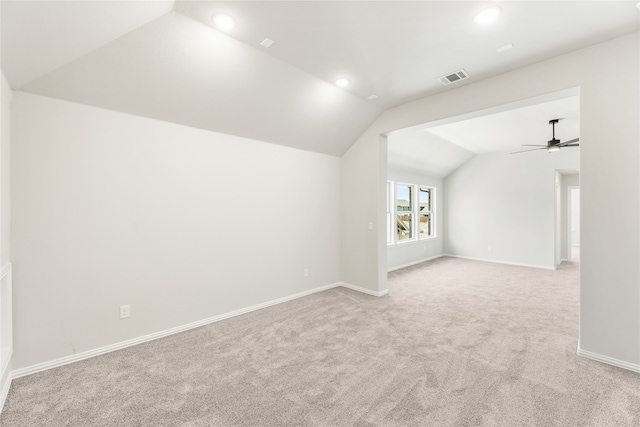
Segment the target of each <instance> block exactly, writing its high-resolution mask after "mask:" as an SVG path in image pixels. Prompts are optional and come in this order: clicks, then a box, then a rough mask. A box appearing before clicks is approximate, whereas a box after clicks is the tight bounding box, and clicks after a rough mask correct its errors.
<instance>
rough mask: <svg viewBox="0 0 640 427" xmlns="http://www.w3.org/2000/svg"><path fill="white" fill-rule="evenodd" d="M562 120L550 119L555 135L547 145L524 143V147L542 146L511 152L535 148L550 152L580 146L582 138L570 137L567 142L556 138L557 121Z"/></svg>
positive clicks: (523, 151)
mask: <svg viewBox="0 0 640 427" xmlns="http://www.w3.org/2000/svg"><path fill="white" fill-rule="evenodd" d="M560 120H561V119H553V120H549V124H550V125H551V126H553V137H552V138H551V139H550V140H549V141H547V145H532V144H522V146H523V147H540V148H532V149H530V150H522V151H515V152H513V153H511V154H518V153H526V152H527V151H534V150H547V152H549V153H554V152H556V151H560V148H562V147H579V146H580V144H577V142H578V141H580V138H574V139H570V140H569V141H565V142H560V140H559V139H556V123H558V122H559V121H560Z"/></svg>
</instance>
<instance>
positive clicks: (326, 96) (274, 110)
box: [2, 0, 639, 155]
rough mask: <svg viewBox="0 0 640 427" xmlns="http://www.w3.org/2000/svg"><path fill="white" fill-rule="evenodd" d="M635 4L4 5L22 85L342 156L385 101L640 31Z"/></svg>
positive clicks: (12, 69) (7, 62) (5, 64)
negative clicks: (449, 77)
mask: <svg viewBox="0 0 640 427" xmlns="http://www.w3.org/2000/svg"><path fill="white" fill-rule="evenodd" d="M494 3H496V4H499V5H500V7H502V9H503V14H502V16H501V17H500V19H499V21H498V22H497V23H496V24H495V25H493V26H490V27H480V26H478V25H477V24H475V23H474V22H473V16H474V14H475V13H476V12H477V11H478V10H480V9H482V8H483V7H485V6H487V5H490V4H494ZM636 3H637V2H636V1H603V2H591V1H585V2H583V1H568V2H560V1H558V2H556V1H545V2H536V1H532V2H521V1H512V2H485V1H455V2H453V1H415V2H395V1H388V2H368V1H357V2H343V1H284V2H271V1H256V2H248V1H234V2H211V1H178V2H175V3H173V4H172V3H171V2H153V1H118V2H114V1H104V2H99V1H98V2H96V1H69V2H65V1H51V0H50V1H44V2H31V1H18V2H11V1H3V2H2V68H3V71H4V72H5V74H6V76H7V78H8V79H9V81H10V83H11V85H12V87H13V88H14V89H20V90H24V91H29V92H33V93H38V94H42V95H45V96H52V97H57V98H61V99H67V100H71V101H76V102H80V103H85V104H89V105H96V106H99V107H103V108H109V109H114V110H118V111H123V112H128V113H132V114H138V115H141V116H146V117H152V118H156V119H161V120H167V121H172V122H175V123H180V124H184V125H188V126H194V127H200V128H204V129H210V130H214V131H219V132H225V133H230V134H235V135H240V136H245V137H250V138H254V139H259V140H263V141H268V142H273V143H278V144H283V145H289V146H293V147H297V148H301V149H305V150H312V151H317V152H322V153H327V154H331V155H341V154H342V153H343V152H344V151H345V150H346V149H347V148H348V147H349V146H350V145H351V144H352V143H353V142H354V141H355V139H357V137H358V136H359V135H361V134H362V132H363V131H364V130H366V128H367V127H368V126H370V124H371V123H372V122H373V121H374V120H375V119H376V117H377V116H378V115H379V114H380V113H381V112H382V111H383V110H384V109H387V108H389V107H392V106H395V105H399V104H401V103H403V102H406V101H408V100H412V99H416V98H419V97H423V96H426V95H430V94H434V93H437V92H441V91H444V90H449V89H452V88H455V87H458V86H459V85H463V84H468V83H473V82H474V81H478V80H479V79H482V78H485V77H489V76H493V75H496V74H499V73H502V72H504V71H507V70H510V69H514V68H517V67H521V66H523V65H526V64H529V63H533V62H536V61H540V60H542V59H545V58H549V57H552V56H556V55H559V54H562V53H564V52H568V51H571V50H575V49H577V48H580V47H583V46H587V45H590V44H593V43H596V42H599V41H604V40H607V39H610V38H613V37H616V36H620V35H624V34H628V33H631V32H633V31H637V30H638V28H639V20H638V9H637V8H636V7H635V5H636ZM172 6H173V10H171V8H172ZM217 12H227V13H229V14H232V15H233V16H234V17H235V18H236V20H237V23H238V25H237V28H236V29H235V30H234V31H233V32H231V33H229V34H223V33H220V32H218V31H217V30H215V29H213V28H212V24H211V16H212V15H213V14H214V13H217ZM265 37H269V38H271V39H273V40H275V44H274V45H273V46H272V47H270V48H268V49H267V48H264V47H262V46H261V45H260V42H261V41H262V40H263V39H264V38H265ZM507 43H513V44H514V46H515V47H514V48H513V49H511V50H509V51H506V52H503V53H497V52H496V49H497V48H498V47H501V46H503V45H505V44H507ZM460 68H465V69H466V70H467V71H468V72H469V74H470V75H471V77H470V78H469V79H468V80H465V81H463V82H460V83H456V84H452V85H449V86H446V87H444V86H441V85H440V84H439V83H438V81H437V80H436V79H437V77H439V76H440V75H442V74H445V73H449V72H451V71H455V70H457V69H460ZM342 76H344V77H347V78H349V79H350V80H351V83H352V84H351V85H350V86H349V87H348V88H347V89H338V88H337V87H335V86H334V85H333V83H332V82H333V81H334V80H335V79H336V78H337V77H342ZM371 94H375V95H377V96H378V98H377V99H376V100H375V101H370V100H368V99H367V96H369V95H371ZM442 131H443V132H444V130H442ZM523 133H524V132H523Z"/></svg>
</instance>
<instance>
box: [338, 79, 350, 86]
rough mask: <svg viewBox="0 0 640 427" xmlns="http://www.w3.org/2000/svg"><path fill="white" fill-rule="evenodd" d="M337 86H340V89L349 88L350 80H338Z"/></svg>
mask: <svg viewBox="0 0 640 427" xmlns="http://www.w3.org/2000/svg"><path fill="white" fill-rule="evenodd" d="M336 86H338V87H347V86H349V80H348V79H338V80H336Z"/></svg>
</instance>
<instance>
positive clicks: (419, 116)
mask: <svg viewBox="0 0 640 427" xmlns="http://www.w3.org/2000/svg"><path fill="white" fill-rule="evenodd" d="M638 41H639V34H638V33H635V34H631V35H628V36H624V37H620V38H617V39H613V40H610V41H608V42H605V43H601V44H597V45H594V46H591V47H588V48H585V49H581V50H578V51H575V52H572V53H569V54H566V55H561V56H558V57H555V58H552V59H550V60H546V61H542V62H539V63H536V64H533V65H530V66H527V67H523V68H520V69H518V70H514V71H511V72H508V73H505V74H502V75H499V76H496V77H493V78H489V79H485V80H481V81H477V82H469V84H467V85H465V86H460V87H458V88H457V89H452V90H449V91H447V92H444V93H441V94H438V95H434V96H430V97H427V98H423V99H420V100H417V101H414V102H410V103H407V104H404V105H401V106H399V107H396V108H393V109H390V110H387V111H385V112H384V113H383V114H382V115H381V116H380V117H379V118H378V120H376V122H375V123H374V124H373V125H372V126H371V127H370V128H369V129H368V130H367V131H366V132H364V133H363V135H362V136H361V137H360V138H359V139H358V141H357V142H356V143H355V144H354V145H353V146H352V147H351V148H350V149H349V151H348V152H347V153H346V154H345V155H344V156H343V158H342V171H343V173H342V186H343V195H342V202H343V203H342V211H343V215H342V216H343V218H344V222H343V227H342V230H343V246H342V248H343V258H342V260H343V265H342V268H343V274H344V275H348V277H349V280H350V281H351V282H353V283H355V284H360V285H361V286H367V287H369V288H371V289H376V290H383V289H386V287H387V285H386V278H385V277H383V276H381V275H380V274H379V271H380V265H382V266H386V265H387V260H386V251H380V250H377V249H376V247H375V245H376V244H377V245H378V248H380V247H382V248H384V245H385V240H386V239H385V231H384V229H383V228H380V227H379V228H378V229H377V230H376V231H374V232H371V234H370V235H366V234H365V232H364V231H362V230H363V229H365V230H366V223H367V222H369V221H376V218H377V219H378V221H379V222H380V221H382V223H384V220H383V218H384V217H385V216H386V212H385V203H384V201H383V200H382V199H384V198H385V197H384V195H385V182H384V178H386V175H387V172H386V163H384V164H383V163H382V162H381V159H382V157H383V156H385V153H386V149H387V148H386V144H384V143H381V138H380V135H381V134H386V133H388V132H390V131H393V130H397V129H402V128H406V127H409V126H415V125H419V124H422V123H426V122H431V121H436V120H440V119H445V118H448V117H454V116H458V115H461V114H469V113H472V112H474V111H478V110H481V109H484V108H490V107H496V106H499V105H503V104H507V103H510V102H515V101H518V100H522V99H527V98H532V97H535V96H539V95H541V94H547V93H552V92H556V91H559V90H563V89H568V88H574V87H580V110H581V111H580V115H581V120H580V123H581V125H580V126H581V130H580V142H581V146H580V151H581V153H580V176H581V179H580V186H581V187H580V189H581V222H582V235H581V264H580V269H581V297H580V346H581V351H582V353H583V354H587V353H585V351H586V352H589V355H590V356H591V357H600V358H601V359H603V358H608V359H607V360H609V361H622V362H624V363H628V364H634V366H638V367H639V369H640V262H638V261H639V259H640V244H639V243H640V212H639V211H640V167H639V163H640V144H639V143H638V141H639V140H640V129H639V127H638V117H639V116H640V108H639V107H640V106H639V102H638V101H639V98H638V93H639V92H640V85H639V83H640V82H639V81H638V79H637V78H634V76H636V77H637V76H638V75H640V44H639V43H638ZM383 140H384V139H383ZM445 185H446V184H445ZM445 199H446V197H445ZM612 212H615V218H614V216H613V215H612ZM603 219H604V220H605V221H607V222H606V224H603V222H602V221H603ZM354 254H357V255H354ZM612 363H613V362H612ZM615 363H617V362H615Z"/></svg>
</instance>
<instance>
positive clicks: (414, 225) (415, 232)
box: [386, 180, 438, 246]
mask: <svg viewBox="0 0 640 427" xmlns="http://www.w3.org/2000/svg"><path fill="white" fill-rule="evenodd" d="M398 186H406V187H408V188H409V189H410V192H411V201H410V204H411V209H410V211H407V210H402V211H400V210H398V200H397V193H398V191H397V188H398ZM422 189H429V198H430V208H431V210H428V211H421V210H420V191H421V190H422ZM436 194H437V188H436V187H433V186H430V185H423V184H411V183H407V182H401V181H393V180H387V209H386V210H387V246H396V245H404V244H408V243H416V242H421V241H422V242H424V241H426V240H429V239H434V238H437V237H438V235H437V232H436V221H437V218H436ZM402 212H411V217H412V220H411V236H412V237H411V238H408V239H403V240H400V239H399V238H398V231H397V227H398V226H397V218H398V214H400V213H402ZM425 213H426V214H428V215H429V218H430V219H429V231H430V234H429V235H428V236H421V235H420V223H419V220H420V218H421V215H424V214H425Z"/></svg>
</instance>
